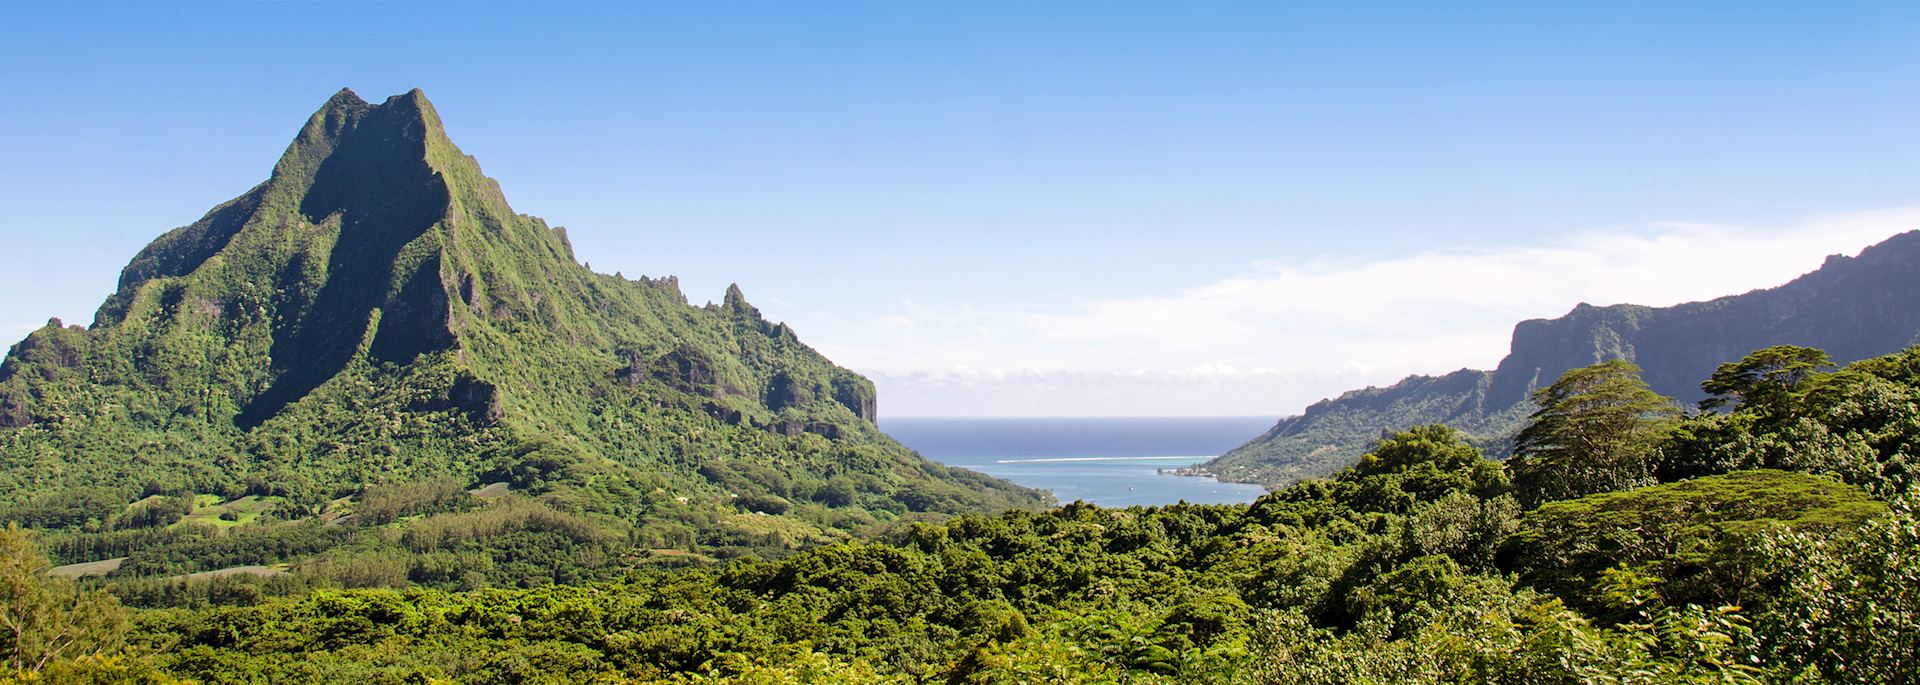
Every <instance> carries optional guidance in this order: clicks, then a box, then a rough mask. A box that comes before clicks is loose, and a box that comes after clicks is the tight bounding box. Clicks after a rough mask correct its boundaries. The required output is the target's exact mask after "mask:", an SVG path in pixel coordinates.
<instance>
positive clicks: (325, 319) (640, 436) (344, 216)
mask: <svg viewBox="0 0 1920 685" xmlns="http://www.w3.org/2000/svg"><path fill="white" fill-rule="evenodd" d="M716 249H724V246H717V247H716ZM875 405H876V402H875V398H874V391H873V385H872V383H870V382H868V381H867V380H866V379H865V378H861V377H860V376H858V375H857V374H854V373H853V372H851V371H848V370H846V369H844V368H841V367H838V366H836V365H834V364H833V363H832V362H830V361H829V360H827V359H826V358H824V357H822V356H821V355H820V354H819V353H817V352H816V351H814V350H813V349H812V348H810V347H808V346H806V345H805V344H803V343H801V342H800V340H799V338H798V337H797V336H796V335H795V334H794V332H793V330H792V329H791V328H789V327H787V326H786V325H785V324H778V323H773V322H769V321H767V320H766V319H765V318H764V317H762V316H761V314H760V312H759V310H757V309H755V308H754V307H753V306H752V305H751V304H749V303H748V302H747V300H746V297H745V295H744V294H743V293H742V292H741V290H740V288H739V287H737V286H735V287H732V288H729V289H728V291H727V293H726V296H725V300H724V303H723V304H722V305H720V306H717V307H715V306H710V307H693V306H689V305H688V303H687V302H686V300H685V297H684V295H682V294H681V293H680V291H679V286H678V282H677V281H675V280H673V279H672V278H670V277H669V278H661V279H647V278H642V279H640V280H637V281H636V280H628V279H626V278H624V277H621V276H617V275H605V274H597V273H594V272H592V271H590V270H588V269H587V268H585V267H584V266H582V265H580V264H579V263H578V262H576V261H575V258H574V255H573V250H572V246H571V244H570V243H569V242H568V240H567V237H566V234H565V232H564V231H563V230H561V229H558V228H554V227H549V226H548V225H547V224H546V223H545V222H544V221H541V220H540V219H538V218H536V217H532V216H527V215H524V214H519V213H516V212H514V211H513V209H512V208H511V207H510V206H509V205H508V204H507V201H506V198H505V196H504V195H503V194H502V193H501V191H500V188H499V186H498V185H497V184H496V183H495V182H494V181H493V180H492V179H490V178H487V177H486V176H485V175H484V174H483V173H482V172H481V169H480V166H479V164H478V163H477V162H475V161H474V160H473V159H472V158H471V157H468V156H466V155H465V154H463V153H462V152H461V151H460V150H459V149H458V148H457V147H455V146H454V145H453V143H452V142H451V141H450V140H449V139H448V137H447V135H446V131H445V128H444V126H443V125H442V123H441V119H440V116H439V114H438V113H437V112H436V111H435V110H434V107H433V105H432V104H431V103H429V102H428V101H427V99H426V97H425V96H424V95H423V94H422V93H421V92H420V91H418V90H415V91H412V92H409V93H406V94H402V95H398V96H394V97H392V98H389V99H387V100H386V101H385V102H383V103H380V104H371V103H368V102H366V101H364V100H362V99H360V98H359V97H358V96H356V95H354V94H353V93H352V92H351V91H346V90H342V91H341V92H339V93H338V94H336V95H334V96H333V97H332V98H331V99H329V100H328V101H327V102H326V104H325V105H323V106H322V107H321V108H320V110H319V111H317V112H315V113H314V114H313V115H312V117H310V118H309V119H308V120H307V122H306V125H305V126H304V127H302V129H301V130H300V133H299V134H298V135H297V136H296V137H295V139H294V141H293V142H292V143H291V144H290V145H289V146H288V147H287V149H286V151H285V152H284V153H283V154H282V155H281V157H280V159H279V161H278V162H277V163H276V164H275V165H274V168H273V172H272V174H271V175H270V176H269V178H268V179H267V180H266V181H265V182H264V183H261V184H260V185H258V186H256V187H254V188H253V189H251V190H248V191H247V192H246V193H244V194H242V195H240V196H239V197H237V198H235V199H233V200H231V201H229V202H227V203H224V204H222V205H220V206H219V207H216V208H214V209H213V210H212V211H210V212H209V213H208V214H207V215H206V216H205V217H203V218H202V219H200V220H199V221H197V222H194V223H193V224H190V225H188V226H184V227H181V228H178V229H175V230H173V231H170V232H168V233H166V234H165V235H162V236H161V237H160V238H158V239H156V240H155V241H154V242H153V243H152V244H151V245H149V246H147V248H146V249H144V250H142V251H141V252H140V253H139V254H138V255H137V256H135V257H134V258H133V260H132V261H131V262H129V264H128V265H127V267H126V268H125V270H123V271H122V273H121V277H120V284H119V288H118V290H117V291H116V292H115V293H114V294H113V295H112V296H111V297H109V298H108V299H107V300H106V301H105V302H104V303H103V304H102V305H101V307H100V309H99V311H98V313H97V315H96V318H95V321H94V322H93V324H92V325H91V326H90V327H87V328H79V327H66V326H62V325H60V323H59V322H53V323H51V324H49V325H48V326H47V327H45V328H43V329H41V330H38V331H35V332H34V333H32V334H30V335H29V336H28V337H27V339H26V340H24V341H22V342H20V343H19V344H18V345H15V346H14V347H13V349H12V351H11V353H10V354H9V355H8V357H7V359H6V362H5V364H4V365H0V492H6V491H8V490H9V489H10V488H9V486H15V487H18V486H25V485H28V484H35V485H37V486H38V487H43V488H44V487H68V486H87V485H98V484H114V483H127V482H138V481H140V480H155V479H158V480H161V481H166V482H175V481H182V480H185V481H211V482H228V481H232V480H235V479H240V478H245V477H248V476H255V477H263V476H279V477H286V478H290V479H294V480H306V481H310V482H312V483H314V484H315V485H314V487H315V488H317V489H322V490H346V489H351V488H355V487H358V485H359V484H360V483H362V482H364V481H366V480H368V479H369V478H374V479H390V480H391V479H406V478H410V477H414V476H424V475H438V474H448V473H451V474H456V475H460V474H475V473H478V472H479V471H481V470H483V469H484V468H486V467H487V464H488V463H490V462H492V461H497V460H499V459H502V458H509V457H511V456H512V455H517V454H524V453H526V452H527V451H528V450H532V449H535V448H542V449H544V448H553V447H555V446H561V447H564V450H565V451H566V452H567V454H568V455H570V456H569V459H571V460H573V461H580V462H585V463H593V464H599V465H600V466H596V467H595V468H605V469H614V470H616V471H620V472H622V473H626V474H628V475H630V476H632V477H635V478H639V477H641V475H642V474H652V475H653V476H660V477H662V478H665V479H666V480H668V481H673V480H675V479H695V478H698V476H697V471H698V469H699V467H700V466H701V463H702V462H703V461H706V460H734V461H754V462H766V463H780V464H784V466H783V467H782V468H788V469H797V470H800V471H806V470H807V469H815V470H826V471H835V472H839V471H862V472H866V473H868V474H869V475H870V476H872V478H873V481H874V485H873V488H875V489H878V490H882V491H884V490H886V489H888V488H895V487H906V485H908V484H911V485H913V486H914V487H915V488H918V489H919V490H924V491H929V492H931V495H929V493H928V492H921V493H919V495H927V496H925V497H921V498H920V499H921V501H925V502H936V503H939V505H940V507H942V508H947V509H974V508H995V507H998V506H1005V505H1007V504H1010V503H1031V502H1034V501H1037V498H1036V497H1035V495H1034V494H1033V493H1031V492H1028V491H1025V490H1024V489H1020V488H1014V487H1012V486H1010V485H1008V484H1006V483H1003V482H999V481H992V480H990V479H981V478H977V477H974V476H973V475H971V474H957V473H955V472H950V471H948V470H946V469H944V468H942V467H939V466H938V465H934V464H930V463H927V462H925V461H924V460H922V459H920V458H919V457H918V456H917V455H913V454H911V453H910V452H908V451H907V450H905V449H904V448H902V447H900V446H899V445H898V444H897V443H894V442H893V441H892V440H891V439H889V438H887V437H885V436H884V435H883V434H881V433H879V431H878V430H877V429H876V428H875V427H874V425H873V419H874V416H875V414H876V406H875ZM794 426H799V427H800V429H799V430H795V429H793V427H794ZM809 433H811V434H812V435H810V436H809V435H807V434H809ZM823 436H830V437H831V438H832V440H833V441H835V444H840V445H845V446H846V447H845V448H844V449H842V450H841V452H834V450H833V449H828V450H825V451H822V450H821V449H820V448H819V447H818V445H813V444H811V443H808V444H802V443H803V442H804V441H803V440H801V439H800V438H803V437H812V438H815V439H818V438H820V437H823ZM855 446H857V447H858V450H859V451H861V455H862V456H859V457H858V458H855V457H854V456H851V452H849V451H848V450H854V448H855ZM809 450H811V451H809ZM803 452H804V453H805V454H806V455H807V456H806V458H805V459H800V460H796V459H797V458H795V457H793V455H795V454H800V453H803ZM129 453H137V454H140V455H141V457H140V458H139V459H136V460H133V462H131V463H129V462H128V460H127V455H128V454H129ZM816 453H817V454H816ZM830 454H839V458H845V459H847V460H848V462H847V463H844V464H833V463H832V462H833V459H834V458H833V457H830V456H828V455H830ZM46 455H59V456H58V460H60V462H61V463H60V464H57V465H56V464H55V463H54V462H53V461H49V457H47V456H46ZM816 475H818V474H816ZM649 477H651V476H649ZM822 477H824V476H822ZM182 487H192V488H196V489H204V485H202V484H197V483H188V484H186V485H183V486H182ZM322 494H325V493H322ZM935 495H937V496H935Z"/></svg>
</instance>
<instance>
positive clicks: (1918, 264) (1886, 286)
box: [1204, 232, 1920, 485]
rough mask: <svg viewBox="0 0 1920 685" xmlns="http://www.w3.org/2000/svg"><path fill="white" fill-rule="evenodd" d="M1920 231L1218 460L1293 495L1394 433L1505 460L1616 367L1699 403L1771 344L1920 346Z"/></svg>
mask: <svg viewBox="0 0 1920 685" xmlns="http://www.w3.org/2000/svg"><path fill="white" fill-rule="evenodd" d="M1916 273H1920V232H1909V233H1903V234H1900V235H1897V236H1894V237H1892V238H1889V239H1888V240H1886V241H1885V242H1882V243H1880V244H1878V245H1875V246H1873V247H1869V248H1867V249H1866V250H1864V251H1862V252H1861V253H1860V255H1859V256H1857V257H1845V256H1838V255H1836V256H1833V257H1829V258H1828V259H1827V261H1826V263H1825V264H1823V265H1822V266H1821V267H1820V269H1819V270H1816V271H1814V272H1812V273H1809V274H1807V275H1805V276H1802V277H1800V278H1798V279H1795V280H1794V281H1793V282H1791V283H1788V284H1786V285H1782V286H1779V287H1776V288H1769V289H1765V290H1755V291H1753V292H1749V293H1745V294H1742V295H1732V296H1728V297H1722V298H1719V299H1715V300H1710V301H1707V302H1690V303H1686V304H1681V305H1676V306H1673V307H1658V308H1656V307H1643V306H1639V305H1615V306H1611V307H1595V306H1592V305H1588V304H1581V305H1579V306H1576V307H1574V309H1573V311H1571V312H1568V313H1567V314H1566V315H1565V316H1562V317H1560V318H1557V319H1535V320H1531V321H1523V322H1521V323H1520V324H1519V325H1517V326H1515V327H1514V331H1513V344H1512V347H1511V350H1510V352H1509V354H1508V355H1507V357H1506V358H1505V359H1502V360H1501V362H1500V365H1499V367H1498V368H1497V369H1495V370H1493V371H1475V370H1470V369H1463V370H1460V371H1456V372H1454V373H1451V374H1447V375H1445V376H1440V377H1427V376H1414V377H1410V378H1408V379H1406V380H1403V381H1401V382H1399V383H1397V384H1394V385H1392V386H1389V387H1385V388H1367V389H1364V390H1356V391H1353V392H1349V393H1346V394H1344V395H1341V396H1340V397H1338V398H1334V399H1330V400H1325V401H1322V402H1319V403H1316V404H1314V405H1313V406H1311V407H1308V408H1307V410H1306V412H1305V413H1303V414H1301V415H1300V416H1294V417H1288V418H1285V419H1282V420H1280V422H1279V423H1277V424H1275V426H1274V427H1273V429H1272V430H1269V431H1267V432H1266V433H1265V434H1262V435H1261V436H1260V437H1258V438H1255V439H1254V440H1252V441H1251V442H1248V443H1247V444H1246V445H1243V446H1241V447H1239V448H1236V449H1234V450H1233V451H1231V452H1228V453H1227V454H1225V455H1223V456H1221V457H1219V458H1218V459H1215V460H1214V461H1212V462H1209V463H1208V464H1206V465H1205V467H1204V468H1205V470H1207V471H1208V472H1211V473H1214V474H1216V475H1219V476H1221V477H1224V478H1229V479H1234V480H1243V481H1251V482H1260V483H1266V484H1269V485H1282V484H1286V483H1290V482H1294V481H1297V480H1300V479H1303V478H1311V477H1316V476H1321V475H1325V474H1327V473H1331V472H1333V471H1334V470H1336V469H1338V468H1340V467H1342V466H1345V465H1347V464H1348V463H1351V462H1352V461H1353V460H1354V459H1355V458H1358V457H1359V456H1360V455H1361V454H1362V453H1364V452H1365V450H1366V449H1367V448H1368V447H1370V446H1371V445H1372V443H1373V442H1374V441H1376V440H1378V439H1379V437H1380V436H1381V435H1382V434H1383V433H1387V432H1392V431H1398V430H1404V429H1406V428H1409V427H1412V426H1416V425H1421V424H1428V423H1446V424H1448V425H1452V426H1454V427H1456V428H1459V429H1462V430H1464V431H1466V432H1467V433H1468V434H1469V435H1470V436H1472V438H1473V440H1474V441H1475V442H1477V443H1479V444H1480V446H1481V447H1482V449H1483V450H1485V451H1487V452H1488V453H1490V454H1493V455H1496V456H1505V454H1506V453H1507V450H1508V449H1509V445H1508V441H1509V440H1510V438H1511V437H1512V435H1513V434H1514V433H1515V432H1517V431H1518V430H1519V428H1520V426H1521V425H1522V423H1523V422H1524V421H1525V419H1526V416H1527V414H1528V413H1530V412H1531V411H1532V407H1531V405H1530V403H1529V401H1528V399H1527V398H1528V397H1529V396H1530V395H1531V394H1532V392H1533V390H1534V389H1535V388H1538V387H1541V386H1543V385H1546V384H1548V383H1552V382H1553V381H1554V379H1556V378H1559V377H1560V374H1563V373H1565V372H1567V371H1568V370H1571V369H1575V368H1579V367H1582V366H1587V365H1590V364H1594V363H1597V362H1601V361H1606V360H1608V359H1616V358H1617V359H1627V360H1631V361H1633V362H1634V363H1636V364H1639V365H1640V366H1641V368H1642V369H1644V372H1645V373H1644V377H1645V378H1646V380H1647V383H1648V384H1649V385H1651V386H1652V387H1653V389H1654V390H1656V391H1658V392H1660V393H1662V394H1665V395H1669V396H1672V397H1675V398H1677V399H1679V400H1681V401H1683V402H1688V403H1692V402H1695V401H1698V400H1700V399H1702V398H1703V397H1704V395H1703V394H1702V393H1701V391H1700V382H1701V381H1702V380H1704V379H1706V377H1707V376H1708V375H1709V374H1711V373H1713V370H1714V368H1715V367H1717V366H1719V365H1720V364H1723V363H1726V362H1729V361H1735V360H1738V359H1740V358H1741V357H1742V356H1745V355H1746V354H1747V353H1748V352H1751V351H1753V350H1756V349H1759V348H1762V347H1768V346H1772V345H1806V346H1809V347H1818V348H1820V349H1823V350H1826V351H1827V352H1829V353H1830V354H1832V355H1833V357H1834V359H1835V360H1837V361H1840V362H1842V363H1844V362H1850V361H1855V360H1859V359H1866V358H1868V357H1874V356H1879V355H1883V354H1888V353H1891V352H1895V351H1898V350H1901V349H1904V348H1906V347H1909V346H1912V345H1915V344H1920V278H1916V277H1915V276H1914V274H1916Z"/></svg>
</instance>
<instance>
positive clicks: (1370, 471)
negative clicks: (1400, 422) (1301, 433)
mask: <svg viewBox="0 0 1920 685" xmlns="http://www.w3.org/2000/svg"><path fill="white" fill-rule="evenodd" d="M1461 438H1462V436H1461V434H1460V432H1459V431H1456V430H1454V429H1452V428H1448V427H1446V426H1440V425H1433V426H1419V427H1415V428H1410V429H1408V430H1405V431H1402V432H1400V433H1396V434H1394V435H1391V436H1388V437H1387V438H1386V439H1383V440H1381V441H1380V444H1379V445H1377V446H1375V447H1374V448H1373V451H1372V452H1370V453H1368V454H1367V455H1366V456H1363V457H1361V458H1360V461H1359V463H1356V464H1354V465H1353V466H1352V467H1351V468H1349V469H1347V470H1345V471H1342V472H1340V474H1338V475H1337V476H1335V477H1334V480H1335V481H1336V482H1339V483H1346V484H1352V485H1354V486H1356V488H1357V490H1358V492H1356V493H1355V495H1354V496H1353V497H1352V498H1351V500H1352V501H1350V504H1351V505H1352V506H1353V507H1354V508H1356V509H1371V510H1375V511H1391V512H1396V513H1405V512H1407V511H1409V510H1411V509H1412V508H1413V507H1414V506H1415V505H1416V504H1419V503H1423V502H1432V501H1435V500H1438V499H1440V498H1442V497H1445V496H1446V495H1447V494H1449V493H1454V492H1467V493H1471V494H1473V495H1476V496H1480V497H1491V496H1494V495H1497V494H1499V493H1501V492H1504V491H1505V490H1506V488H1507V478H1506V475H1505V474H1504V473H1502V472H1501V469H1500V465H1499V463H1497V462H1494V461H1492V460H1489V459H1486V458H1483V457H1481V456H1480V450H1477V449H1474V447H1473V446H1472V445H1469V444H1467V443H1466V442H1465V441H1464V440H1462V439H1461Z"/></svg>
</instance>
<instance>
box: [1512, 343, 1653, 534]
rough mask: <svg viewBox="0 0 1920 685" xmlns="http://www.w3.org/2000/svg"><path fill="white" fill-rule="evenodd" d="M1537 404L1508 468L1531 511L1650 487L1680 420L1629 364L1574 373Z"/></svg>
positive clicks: (1617, 363) (1545, 392)
mask: <svg viewBox="0 0 1920 685" xmlns="http://www.w3.org/2000/svg"><path fill="white" fill-rule="evenodd" d="M1533 401H1534V402H1535V403H1536V404H1538V405H1539V406H1540V409H1539V410H1537V411H1535V412H1534V413H1533V415H1532V416H1531V417H1530V423H1529V424H1528V425H1527V427H1526V428H1525V429H1523V430H1521V431H1520V434H1519V435H1518V436H1517V437H1515V438H1514V458H1513V459H1511V460H1509V461H1508V462H1507V468H1508V471H1509V472H1510V473H1511V474H1512V477H1513V488H1514V495H1515V497H1516V498H1518V499H1519V500H1520V502H1521V503H1522V504H1524V505H1526V506H1529V507H1532V506H1536V505H1538V504H1540V503H1541V502H1548V501H1553V500H1560V499H1570V498H1573V497H1579V496H1581V495H1589V494H1593V493H1596V492H1607V491H1611V490H1621V489H1626V488H1631V487H1637V486H1641V485H1647V484H1649V483H1652V482H1653V467H1654V456H1655V454H1656V450H1657V449H1658V447H1659V445H1660V443H1661V441H1663V440H1664V439H1666V437H1667V435H1668V434H1669V433H1670V432H1671V431H1672V429H1673V427H1674V425H1675V422H1676V421H1677V420H1678V419H1679V417H1680V408H1679V407H1678V406H1676V405H1675V404H1674V403H1673V400H1671V399H1669V398H1667V397H1664V396H1661V395H1660V394H1659V393H1656V392H1654V391H1653V390H1651V389H1649V388H1647V384H1646V382H1645V381H1643V380H1641V379H1640V367H1638V366H1635V365H1634V364H1633V363H1632V362H1629V361H1626V360H1623V359H1614V360H1610V361H1606V362H1602V363H1599V364H1594V365H1592V366H1586V367H1581V368H1578V369H1574V370H1572V371H1568V372H1566V373H1565V374H1563V375H1561V376H1560V379H1559V380H1557V381H1554V382H1553V384H1552V385H1549V386H1547V387H1545V388H1542V389H1540V390H1538V391H1535V392H1534V394H1533Z"/></svg>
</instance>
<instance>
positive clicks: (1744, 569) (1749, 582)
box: [1501, 471, 1884, 619]
mask: <svg viewBox="0 0 1920 685" xmlns="http://www.w3.org/2000/svg"><path fill="white" fill-rule="evenodd" d="M1883 509H1884V507H1883V505H1882V504H1881V503H1880V502H1879V501H1877V500H1874V499H1873V498H1871V497H1869V496H1868V495H1867V493H1865V492H1862V491H1861V490H1860V489H1859V488H1856V487H1853V486H1850V485H1847V484H1845V483H1841V482H1838V481H1835V480H1833V479H1831V478H1826V477H1822V476H1810V475H1807V474H1802V473H1791V472H1786V471H1741V472H1737V473H1729V474H1725V475H1720V476H1708V477H1704V478H1695V479H1692V480H1687V481H1682V482H1679V483H1667V484H1662V485H1656V486H1653V487H1647V488H1640V489H1637V490H1633V491H1630V492H1607V493H1600V494H1595V495H1589V496H1586V497H1582V498H1579V499H1575V500H1568V501H1564V502H1552V503H1548V504H1546V505H1543V506H1541V507H1539V508H1537V509H1534V510H1533V511H1531V512H1528V513H1527V515H1526V516H1525V517H1524V518H1523V519H1522V520H1521V522H1520V528H1519V530H1518V531H1517V532H1516V533H1514V534H1513V535H1512V536H1511V537H1509V538H1507V540H1506V541H1505V543H1504V544H1502V546H1501V565H1502V566H1503V567H1504V568H1505V569H1507V570H1510V571H1514V572H1516V573H1518V574H1520V579H1521V580H1522V581H1523V582H1526V583H1527V584H1529V585H1531V586H1533V587H1535V588H1538V589H1540V590H1543V591H1546V592H1551V593H1553V594H1556V595H1559V596H1560V597H1561V598H1562V599H1565V600H1566V601H1567V603H1568V604H1571V605H1573V606H1575V607H1576V608H1580V609H1582V610H1586V611H1590V612H1594V613H1595V614H1596V615H1600V616H1601V617H1602V618H1611V619H1624V618H1630V617H1623V616H1618V615H1607V614H1604V613H1603V612H1608V611H1609V610H1612V609H1621V608H1623V607H1619V606H1608V605H1617V604H1618V603H1617V602H1610V601H1607V600H1606V597H1604V595H1605V591H1604V588H1603V586H1602V582H1601V581H1602V580H1603V579H1604V578H1605V577H1606V575H1607V574H1608V573H1609V572H1612V571H1616V570H1624V571H1630V572H1632V573H1634V574H1636V575H1637V576H1638V577H1639V578H1641V579H1642V580H1643V581H1644V582H1642V583H1639V584H1640V585H1642V586H1643V587H1644V589H1645V590H1646V591H1648V592H1650V593H1651V594H1653V595H1654V597H1655V599H1657V600H1659V603H1660V604H1663V605H1669V606H1681V605H1685V604H1697V605H1701V606H1720V605H1722V604H1737V605H1744V604H1748V603H1751V602H1752V601H1753V600H1754V599H1755V593H1756V592H1757V591H1759V590H1761V589H1762V588H1763V586H1764V585H1765V583H1766V581H1767V577H1766V573H1765V569H1764V568H1763V567H1762V566H1763V565H1762V564H1761V563H1760V562H1759V561H1758V560H1757V559H1756V558H1754V557H1753V554H1752V552H1751V544H1752V541H1753V540H1754V539H1756V538H1757V537H1758V536H1760V535H1762V534H1765V533H1767V532H1768V531H1770V530H1773V529H1776V528H1789V529H1793V530H1802V531H1807V532H1808V534H1810V535H1819V536H1826V535H1833V534H1836V533H1837V532H1841V531H1847V530H1851V529H1853V528H1854V527H1856V526H1859V525H1860V524H1861V522H1863V521H1866V520H1868V519H1870V518H1872V517H1874V516H1875V515H1877V514H1879V513H1880V512H1881V511H1882V510H1883ZM1624 608H1637V607H1624Z"/></svg>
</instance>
